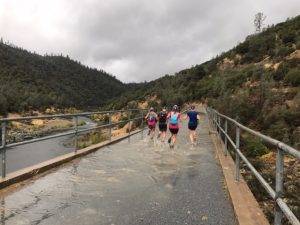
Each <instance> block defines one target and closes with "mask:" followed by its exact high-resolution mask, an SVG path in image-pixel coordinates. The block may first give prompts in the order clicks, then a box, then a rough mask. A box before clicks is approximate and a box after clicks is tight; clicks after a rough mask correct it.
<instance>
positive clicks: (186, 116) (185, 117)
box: [183, 112, 189, 120]
mask: <svg viewBox="0 0 300 225" xmlns="http://www.w3.org/2000/svg"><path fill="white" fill-rule="evenodd" d="M188 113H189V112H187V113H186V114H185V116H184V117H183V118H184V119H185V120H186V119H187V118H188Z"/></svg>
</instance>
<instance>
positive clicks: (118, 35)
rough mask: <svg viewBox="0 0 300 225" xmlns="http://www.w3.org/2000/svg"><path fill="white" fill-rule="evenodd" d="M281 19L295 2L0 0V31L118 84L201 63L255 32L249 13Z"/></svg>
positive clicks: (289, 14) (269, 19)
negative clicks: (110, 77)
mask: <svg viewBox="0 0 300 225" xmlns="http://www.w3.org/2000/svg"><path fill="white" fill-rule="evenodd" d="M259 11H261V12H264V13H265V15H266V16H267V20H266V23H267V24H273V23H277V22H280V21H284V20H285V19H286V18H287V17H292V16H296V15H297V13H298V12H299V11H300V5H299V3H298V0H286V1H285V2H282V1H281V0H272V1H271V0H266V1H260V0H252V1H249V0H247V1H238V0H228V1H221V0H210V1H199V0H187V1H181V0H164V1H161V0H153V1H145V0H144V1H143V0H123V1H119V0H118V1H117V0H110V1H97V0H86V1H80V0H73V1H67V0H52V1H50V0H44V1H39V0H28V1H22V0H15V1H10V0H0V33H1V34H2V36H3V37H4V39H6V40H9V41H10V42H13V43H15V44H16V45H19V46H22V47H24V48H26V49H29V50H32V51H36V52H39V53H41V54H44V53H46V52H47V53H51V52H53V53H63V54H64V55H67V54H68V55H69V56H70V57H71V58H74V59H76V60H80V61H82V62H83V63H84V64H87V65H89V66H91V67H97V68H99V69H104V70H106V71H107V72H109V73H111V74H113V75H115V76H116V77H117V78H119V79H121V80H122V81H124V82H133V81H134V82H139V81H144V80H152V79H155V78H158V77H160V76H162V75H164V74H172V73H174V72H177V71H179V70H181V69H184V68H187V67H190V66H191V65H195V64H200V63H202V62H204V61H206V60H208V59H210V58H211V57H213V56H215V55H217V54H219V53H221V52H222V51H226V50H228V49H230V48H232V47H233V46H234V45H236V44H237V43H238V42H240V41H243V40H244V38H245V37H246V36H247V35H249V34H251V33H253V32H254V26H253V19H254V15H255V13H257V12H259Z"/></svg>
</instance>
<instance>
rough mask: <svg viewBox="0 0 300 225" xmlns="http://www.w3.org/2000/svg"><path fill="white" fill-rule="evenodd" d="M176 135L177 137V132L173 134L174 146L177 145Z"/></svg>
mask: <svg viewBox="0 0 300 225" xmlns="http://www.w3.org/2000/svg"><path fill="white" fill-rule="evenodd" d="M176 137H177V135H176V134H174V135H173V146H174V145H175V143H176Z"/></svg>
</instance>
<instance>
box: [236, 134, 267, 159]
mask: <svg viewBox="0 0 300 225" xmlns="http://www.w3.org/2000/svg"><path fill="white" fill-rule="evenodd" d="M241 149H242V150H243V152H244V153H245V155H246V156H247V157H250V158H254V157H258V156H262V155H264V154H266V153H268V148H267V147H266V146H265V145H264V144H263V143H262V141H261V140H260V139H258V138H255V137H249V136H246V137H244V138H242V140H241Z"/></svg>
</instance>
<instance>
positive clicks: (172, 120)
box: [167, 105, 181, 148]
mask: <svg viewBox="0 0 300 225" xmlns="http://www.w3.org/2000/svg"><path fill="white" fill-rule="evenodd" d="M167 119H169V130H170V132H171V137H170V138H169V139H168V143H169V144H170V148H173V147H174V145H175V143H176V137H177V133H178V130H179V124H178V121H180V122H181V114H180V113H179V112H178V106H177V105H174V106H173V110H172V112H169V114H168V117H167Z"/></svg>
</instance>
